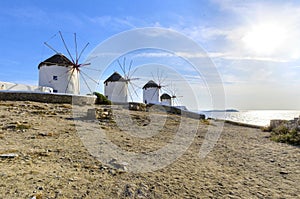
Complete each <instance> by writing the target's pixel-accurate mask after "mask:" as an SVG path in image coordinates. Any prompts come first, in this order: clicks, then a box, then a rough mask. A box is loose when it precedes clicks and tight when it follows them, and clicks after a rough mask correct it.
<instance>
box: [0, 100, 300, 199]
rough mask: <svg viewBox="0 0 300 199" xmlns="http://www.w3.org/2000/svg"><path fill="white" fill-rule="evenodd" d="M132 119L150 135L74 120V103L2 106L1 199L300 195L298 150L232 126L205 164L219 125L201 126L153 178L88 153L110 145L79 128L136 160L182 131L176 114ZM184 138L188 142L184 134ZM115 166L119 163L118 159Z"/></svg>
mask: <svg viewBox="0 0 300 199" xmlns="http://www.w3.org/2000/svg"><path fill="white" fill-rule="evenodd" d="M122 114H124V111H123V110H122V109H118V110H116V111H115V115H119V116H120V115H122ZM127 114H129V115H130V116H131V117H132V118H134V121H135V122H136V124H137V125H138V126H140V127H141V128H143V129H145V131H144V132H143V136H144V137H143V138H140V137H138V136H134V135H136V133H138V132H133V133H135V134H128V133H125V132H126V131H130V130H132V131H134V129H131V128H130V125H128V126H127V127H126V125H124V124H123V125H124V126H123V127H124V128H127V129H122V128H120V121H119V122H118V121H113V120H111V119H100V121H99V120H97V121H91V120H82V121H76V118H75V119H74V118H73V114H72V106H71V105H67V104H60V105H59V104H45V103H36V102H9V101H7V102H4V101H1V102H0V127H1V128H0V198H9V199H10V198H28V199H31V198H34V197H35V198H68V199H69V198H93V199H94V198H297V197H299V195H300V148H299V147H295V146H290V145H286V144H280V143H275V142H272V141H270V139H269V133H268V132H262V131H261V130H259V129H254V128H247V127H241V126H234V125H232V124H224V127H223V131H222V133H221V135H220V138H219V140H218V142H217V143H216V145H215V147H214V148H213V150H212V151H211V152H210V153H209V154H208V155H207V156H206V157H205V158H204V159H203V158H202V159H201V158H199V150H200V147H201V145H202V143H203V141H204V139H205V138H206V137H205V136H206V133H207V130H208V129H209V128H210V127H212V126H214V125H216V124H217V122H211V124H207V123H203V122H200V123H199V126H198V129H197V131H196V132H195V136H194V137H193V140H192V143H191V145H188V146H189V147H188V149H187V150H185V151H184V153H183V155H180V156H179V157H178V158H177V159H175V161H174V162H172V163H171V164H169V165H165V166H164V167H161V168H160V169H158V170H155V171H149V172H140V171H139V170H134V169H139V168H140V165H144V164H140V162H137V163H136V165H137V166H136V168H135V167H134V166H135V165H133V164H132V163H129V165H126V164H125V163H124V165H122V164H121V167H120V168H116V167H114V166H112V165H113V163H112V162H113V161H114V160H113V155H114V154H113V153H110V154H109V156H108V155H107V153H103V151H102V153H101V151H97V152H99V153H97V154H93V152H91V147H92V148H93V147H96V144H99V145H101V144H107V143H108V142H107V141H105V140H104V141H103V142H99V138H100V137H97V135H98V134H93V133H90V134H89V133H86V132H85V131H84V130H82V129H88V128H90V127H92V126H98V127H99V129H102V130H104V132H105V134H106V136H107V137H106V138H107V139H109V140H110V141H111V142H112V143H113V144H114V145H115V146H118V147H119V148H121V149H122V150H123V151H127V152H130V153H136V154H137V153H138V154H150V153H151V152H153V151H157V150H159V149H160V148H164V146H166V144H168V143H171V142H172V139H174V138H175V136H176V133H178V132H179V131H181V128H180V125H179V123H180V121H181V120H182V119H181V118H180V117H179V116H175V115H171V116H168V118H167V119H166V120H165V121H164V117H162V116H161V115H160V114H159V113H157V114H152V116H149V113H146V112H136V111H131V112H129V113H127ZM149 118H150V119H149ZM125 121H126V120H125ZM162 121H163V122H164V125H163V128H159V127H157V128H156V126H155V124H156V122H157V123H160V122H162ZM197 122H198V121H197ZM150 123H151V125H150ZM185 123H186V124H187V125H188V126H189V125H190V124H193V125H194V124H195V120H193V119H186V120H185ZM150 128H154V129H159V131H157V132H158V133H157V134H154V135H152V134H151V132H154V131H153V130H149V129H150ZM147 129H148V130H147ZM184 129H189V128H187V127H184ZM87 131H88V130H87ZM183 131H184V130H183ZM91 132H93V131H91ZM85 133H86V134H85ZM179 133H180V132H179ZM87 135H88V136H93V135H95V136H96V137H95V139H90V140H88V141H90V142H91V145H89V147H87V146H88V145H87V142H86V140H85V136H87ZM180 135H184V134H180ZM181 137H182V141H183V142H184V139H185V136H181ZM92 138H93V137H92ZM96 141H97V142H96ZM104 142H106V143H104ZM178 150H180V148H178V149H177V148H176V150H174V153H176V152H178ZM91 153H92V154H93V155H94V156H93V155H91ZM97 155H98V159H97V158H96V157H97ZM95 156H96V157H95ZM106 156H107V157H106ZM99 157H100V159H101V158H102V157H106V160H107V161H106V162H101V161H99ZM109 158H111V165H109ZM163 158H166V157H161V159H157V162H158V163H159V162H163V160H164V159H163ZM115 161H120V157H118V158H116V160H115ZM122 161H123V160H122ZM141 162H142V161H141ZM142 163H143V162H142ZM145 164H146V163H145ZM132 168H134V169H132ZM145 169H146V168H145ZM146 170H147V169H146ZM134 171H138V172H134ZM141 171H143V170H141ZM144 171H145V170H144Z"/></svg>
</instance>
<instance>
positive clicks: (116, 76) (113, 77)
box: [104, 72, 125, 84]
mask: <svg viewBox="0 0 300 199" xmlns="http://www.w3.org/2000/svg"><path fill="white" fill-rule="evenodd" d="M118 81H125V79H124V78H123V77H122V76H121V75H120V74H119V73H117V72H114V73H113V74H112V75H111V76H109V78H107V79H106V80H105V81H104V84H105V83H107V82H118Z"/></svg>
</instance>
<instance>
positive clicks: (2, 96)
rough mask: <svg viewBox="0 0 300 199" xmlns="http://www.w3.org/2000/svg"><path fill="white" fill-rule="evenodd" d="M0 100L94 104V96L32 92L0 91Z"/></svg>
mask: <svg viewBox="0 0 300 199" xmlns="http://www.w3.org/2000/svg"><path fill="white" fill-rule="evenodd" d="M0 100H3V101H34V102H44V103H59V104H76V105H84V104H95V101H96V97H95V96H79V95H68V94H53V93H33V92H21V91H20V92H11V91H9V92H8V91H1V92H0Z"/></svg>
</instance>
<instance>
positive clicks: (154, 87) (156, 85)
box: [143, 69, 167, 104]
mask: <svg viewBox="0 0 300 199" xmlns="http://www.w3.org/2000/svg"><path fill="white" fill-rule="evenodd" d="M151 75H152V80H150V81H148V82H147V83H146V84H145V85H144V87H143V102H144V103H145V104H158V103H160V100H159V98H160V92H161V91H162V88H163V87H165V86H166V85H163V83H164V82H165V80H166V78H167V77H166V76H164V74H163V71H159V69H157V73H156V78H155V77H154V74H153V73H151Z"/></svg>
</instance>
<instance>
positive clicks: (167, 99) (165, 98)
mask: <svg viewBox="0 0 300 199" xmlns="http://www.w3.org/2000/svg"><path fill="white" fill-rule="evenodd" d="M160 101H161V104H162V105H166V106H172V97H171V96H170V95H169V94H167V93H164V94H162V95H161V96H160Z"/></svg>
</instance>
